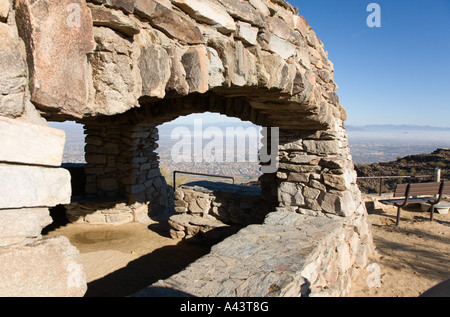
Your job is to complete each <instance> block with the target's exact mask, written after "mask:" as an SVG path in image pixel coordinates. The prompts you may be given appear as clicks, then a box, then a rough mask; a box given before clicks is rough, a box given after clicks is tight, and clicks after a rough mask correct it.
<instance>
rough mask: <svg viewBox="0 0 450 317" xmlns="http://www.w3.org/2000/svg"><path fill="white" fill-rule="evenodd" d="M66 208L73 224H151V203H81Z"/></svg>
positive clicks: (67, 215) (68, 217) (73, 203)
mask: <svg viewBox="0 0 450 317" xmlns="http://www.w3.org/2000/svg"><path fill="white" fill-rule="evenodd" d="M65 207H66V217H67V219H68V220H69V221H70V222H72V223H88V224H92V225H104V224H112V225H121V224H125V223H131V222H139V223H142V224H146V225H148V224H151V223H152V220H151V219H150V218H149V215H148V211H149V203H148V202H147V203H134V204H127V203H126V202H122V201H104V202H99V201H80V202H72V203H71V204H69V205H65Z"/></svg>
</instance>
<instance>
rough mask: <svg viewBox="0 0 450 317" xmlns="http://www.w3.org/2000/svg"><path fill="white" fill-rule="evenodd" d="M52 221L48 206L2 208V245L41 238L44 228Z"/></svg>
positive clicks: (0, 239) (0, 245)
mask: <svg viewBox="0 0 450 317" xmlns="http://www.w3.org/2000/svg"><path fill="white" fill-rule="evenodd" d="M52 222H53V219H52V218H51V217H50V213H49V211H48V209H47V208H33V209H20V210H17V209H11V210H0V247H4V246H8V245H14V244H23V243H29V242H31V240H34V239H37V238H40V237H41V231H42V228H44V227H46V226H47V225H49V224H51V223H52Z"/></svg>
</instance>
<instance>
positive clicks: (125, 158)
mask: <svg viewBox="0 0 450 317" xmlns="http://www.w3.org/2000/svg"><path fill="white" fill-rule="evenodd" d="M85 134H86V148H85V157H86V162H87V164H86V168H85V172H86V194H87V195H88V197H90V198H92V199H98V200H99V201H101V200H123V201H125V202H126V203H127V204H129V205H133V204H146V203H148V202H149V203H150V211H155V210H156V209H158V210H159V211H161V209H162V210H164V208H166V207H167V206H168V205H169V198H168V197H169V195H170V194H171V190H170V189H169V187H168V185H167V184H166V181H165V179H164V177H163V176H162V175H161V172H160V170H159V161H158V160H159V157H158V155H157V154H156V153H155V150H156V149H157V147H158V144H157V143H156V142H157V140H158V130H157V128H156V127H155V125H153V124H136V125H132V124H122V125H113V124H101V123H95V122H89V123H86V124H85ZM155 212H156V211H155Z"/></svg>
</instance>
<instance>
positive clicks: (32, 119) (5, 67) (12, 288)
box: [0, 0, 87, 297]
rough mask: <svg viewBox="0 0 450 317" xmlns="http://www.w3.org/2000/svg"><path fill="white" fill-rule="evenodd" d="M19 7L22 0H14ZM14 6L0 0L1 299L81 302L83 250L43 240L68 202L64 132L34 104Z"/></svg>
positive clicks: (66, 242)
mask: <svg viewBox="0 0 450 317" xmlns="http://www.w3.org/2000/svg"><path fill="white" fill-rule="evenodd" d="M16 2H17V1H16ZM18 31H20V30H18V28H17V24H16V12H15V11H14V10H13V5H12V2H11V1H10V0H1V1H0V38H1V39H2V41H1V43H0V145H1V146H0V275H1V276H2V278H1V280H0V296H2V297H4V296H19V297H20V296H82V295H84V293H85V292H86V289H87V286H86V278H85V275H84V271H83V267H82V265H81V260H80V257H79V252H78V250H77V249H76V248H75V247H73V246H72V245H71V244H70V243H69V240H68V239H66V238H64V237H56V238H52V239H46V240H43V239H42V236H41V231H42V229H43V228H44V227H46V226H47V225H49V224H50V223H52V218H51V217H50V213H49V208H51V207H54V206H56V205H59V204H66V203H70V199H71V185H70V174H69V172H68V171H67V170H65V169H62V168H60V166H61V160H62V155H63V150H64V143H65V134H64V131H60V130H57V129H53V128H50V127H49V126H48V124H47V122H46V120H45V119H43V118H42V117H41V116H40V114H39V113H38V111H37V110H36V108H35V106H34V105H33V103H32V102H31V101H30V90H29V86H28V83H29V80H30V78H29V69H28V67H27V60H26V50H25V45H24V43H23V41H22V40H21V38H20V37H19V34H18Z"/></svg>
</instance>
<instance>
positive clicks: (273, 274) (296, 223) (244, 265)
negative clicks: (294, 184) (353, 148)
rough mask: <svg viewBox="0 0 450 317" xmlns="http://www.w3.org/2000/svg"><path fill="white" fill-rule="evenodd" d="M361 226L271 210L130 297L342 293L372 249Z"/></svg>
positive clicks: (336, 294)
mask: <svg viewBox="0 0 450 317" xmlns="http://www.w3.org/2000/svg"><path fill="white" fill-rule="evenodd" d="M365 226H366V225H365V224H364V223H363V222H359V223H358V222H355V223H351V222H349V221H348V219H346V218H341V217H336V216H330V217H310V216H305V215H301V214H298V213H292V212H282V211H280V212H273V213H270V214H269V215H268V216H267V218H266V220H265V221H264V223H263V224H262V225H250V226H248V227H246V228H244V229H242V230H241V231H239V232H238V233H237V234H236V235H233V236H231V237H229V238H227V239H225V240H224V241H222V242H220V243H218V244H216V245H215V246H213V247H212V249H211V252H210V253H209V254H207V255H205V256H203V257H202V258H200V259H198V260H197V261H196V262H194V263H192V264H191V265H189V266H188V267H187V268H186V269H185V270H184V271H182V272H180V273H178V274H175V275H173V276H171V277H170V278H168V279H166V280H161V281H158V282H156V283H154V284H153V285H151V286H149V287H147V288H145V289H143V290H142V291H140V292H138V293H136V294H135V295H134V296H137V297H140V296H201V297H208V296H213V297H214V296H226V297H233V296H239V297H265V296H293V297H296V296H347V295H348V294H349V291H350V288H351V285H352V281H353V280H354V279H355V277H357V276H358V274H359V269H361V268H364V267H366V266H367V264H368V263H367V254H368V253H370V252H372V251H373V250H371V249H370V248H368V246H370V243H367V242H368V241H366V239H368V238H370V237H369V236H367V234H366V233H367V232H368V231H367V230H368V228H367V227H365ZM365 232H366V233H365ZM364 241H365V242H366V243H364ZM181 294H182V295H181Z"/></svg>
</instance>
